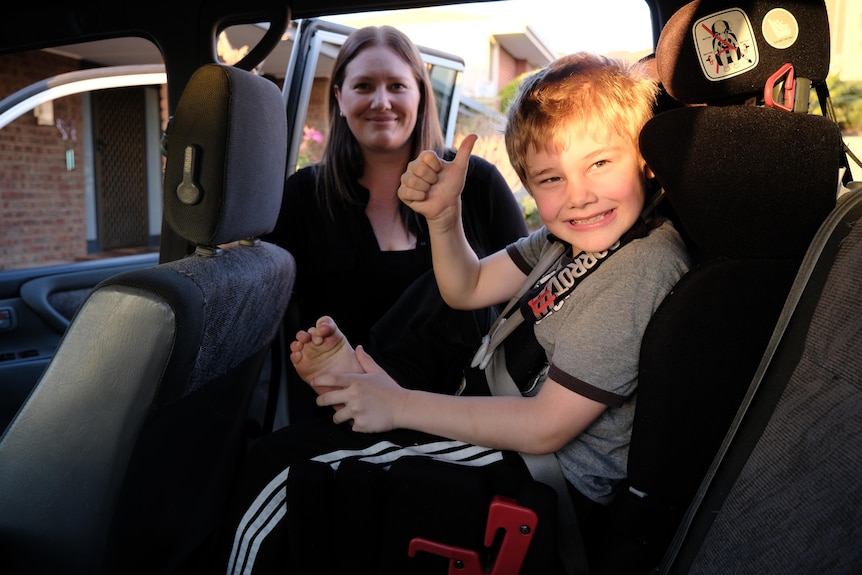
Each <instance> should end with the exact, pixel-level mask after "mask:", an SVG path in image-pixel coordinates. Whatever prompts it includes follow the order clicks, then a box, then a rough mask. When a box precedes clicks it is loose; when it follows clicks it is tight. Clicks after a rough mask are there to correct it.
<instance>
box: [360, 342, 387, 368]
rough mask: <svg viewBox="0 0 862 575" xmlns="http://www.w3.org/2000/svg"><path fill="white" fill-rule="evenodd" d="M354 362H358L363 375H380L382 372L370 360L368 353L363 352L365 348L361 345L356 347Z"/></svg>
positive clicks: (375, 363)
mask: <svg viewBox="0 0 862 575" xmlns="http://www.w3.org/2000/svg"><path fill="white" fill-rule="evenodd" d="M355 354H356V360H357V361H358V362H359V365H360V366H362V370H363V371H364V372H365V373H381V372H383V368H382V367H380V366H379V365H377V362H375V361H374V359H372V357H371V356H370V355H368V352H367V351H365V348H364V347H362V346H361V345H357V346H356V351H355Z"/></svg>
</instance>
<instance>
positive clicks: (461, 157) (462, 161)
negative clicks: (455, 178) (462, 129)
mask: <svg viewBox="0 0 862 575" xmlns="http://www.w3.org/2000/svg"><path fill="white" fill-rule="evenodd" d="M478 139H479V136H477V135H476V134H468V135H467V136H464V139H463V140H461V145H460V146H458V153H457V154H455V159H453V160H452V163H453V164H457V165H458V166H460V167H462V168H464V169H466V168H467V166H468V165H469V163H470V154H471V153H473V146H474V145H475V144H476V140H478Z"/></svg>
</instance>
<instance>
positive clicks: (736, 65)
mask: <svg viewBox="0 0 862 575" xmlns="http://www.w3.org/2000/svg"><path fill="white" fill-rule="evenodd" d="M691 32H692V34H693V35H694V45H695V47H696V48H697V51H698V56H699V57H700V66H701V68H702V69H703V73H704V75H706V77H707V78H708V79H710V80H712V81H719V80H725V79H727V78H732V77H733V76H738V75H739V74H742V73H744V72H747V71H749V70H751V69H753V68H755V67H757V62H758V58H759V56H758V52H757V44H756V42H755V39H754V34H753V33H752V29H751V21H750V20H749V19H748V16H747V15H746V14H745V12H743V11H742V10H740V9H739V8H731V9H729V10H725V11H723V12H718V13H716V14H711V15H709V16H706V17H704V18H701V19H700V20H698V21H697V22H695V24H694V26H693V27H692V30H691Z"/></svg>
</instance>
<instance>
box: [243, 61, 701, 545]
mask: <svg viewBox="0 0 862 575" xmlns="http://www.w3.org/2000/svg"><path fill="white" fill-rule="evenodd" d="M656 90H657V87H656V84H655V82H654V81H653V80H652V79H650V77H649V76H648V75H647V73H646V71H644V70H642V69H641V68H640V67H638V66H628V65H627V64H623V63H620V62H616V61H613V60H610V59H607V58H604V57H601V56H596V55H592V54H587V53H579V54H573V55H570V56H567V57H564V58H561V59H560V60H558V61H556V62H554V63H552V64H551V65H549V66H548V67H547V68H545V69H544V70H542V71H540V72H538V73H536V74H535V75H533V76H532V77H530V78H528V79H527V80H525V82H524V84H523V85H522V87H521V90H520V92H519V94H518V96H517V97H516V99H515V101H514V102H513V103H512V105H511V108H510V112H509V115H508V123H507V127H506V134H505V137H506V138H505V139H506V148H507V151H508V153H509V157H510V160H511V162H512V164H513V166H514V168H515V169H516V171H517V173H518V175H519V177H520V178H521V181H522V182H523V184H524V185H525V187H526V188H527V190H528V191H529V193H530V194H531V195H532V196H533V197H534V198H535V200H536V205H537V207H538V211H539V214H540V216H541V218H542V221H543V223H544V225H545V227H543V228H542V229H540V230H538V231H536V232H535V233H533V234H532V235H530V236H529V237H527V238H523V239H522V240H519V241H517V242H515V243H513V244H512V245H510V246H509V247H508V248H507V249H506V250H503V251H500V252H498V253H495V254H493V255H491V256H488V257H486V258H484V259H482V260H478V259H477V257H476V256H475V255H474V253H473V251H472V250H471V249H470V247H469V245H468V244H467V242H466V240H465V239H464V231H463V229H462V226H461V223H460V222H461V217H460V200H459V194H460V191H461V187H462V186H463V183H464V178H465V171H466V159H467V158H468V157H469V154H470V151H471V149H472V146H473V143H474V142H475V139H476V138H475V136H469V137H467V138H465V140H464V142H463V143H462V144H461V147H460V149H459V151H458V154H457V156H456V157H455V159H454V160H453V161H452V162H444V161H442V160H440V159H439V158H438V157H437V156H436V154H434V153H433V152H424V153H422V154H420V156H419V157H418V158H417V159H415V160H414V161H413V162H411V163H410V164H409V166H408V169H407V172H406V173H405V174H404V175H403V176H402V178H401V187H400V189H399V197H400V198H401V200H402V201H403V202H404V203H406V204H407V205H408V206H410V207H411V208H412V209H414V210H415V211H416V212H418V213H420V214H422V215H423V216H425V218H426V219H427V221H428V226H429V231H430V235H431V243H432V258H433V266H434V273H435V276H436V278H437V282H438V284H439V288H440V292H441V294H442V295H443V297H444V299H445V300H446V302H447V303H448V304H449V305H450V306H452V307H453V308H462V309H473V308H479V307H485V306H489V305H492V304H498V303H501V302H506V301H507V300H509V299H510V298H511V297H512V296H513V295H515V294H516V292H517V291H518V288H519V287H521V285H522V284H523V283H524V281H525V279H526V278H527V276H528V274H529V272H530V271H531V270H532V268H534V267H535V266H536V265H537V263H538V262H539V260H540V259H541V256H542V254H543V253H544V252H546V251H547V250H549V249H551V247H552V245H553V244H554V243H555V242H559V241H561V242H564V244H565V245H567V246H568V248H567V249H566V251H565V252H564V256H563V259H562V261H560V263H559V264H558V265H557V266H556V267H555V268H552V270H551V272H549V273H546V274H544V276H543V277H542V281H540V282H539V285H538V286H537V287H536V288H535V289H533V290H531V291H529V292H528V293H527V296H526V298H525V300H524V304H523V306H522V308H523V310H524V313H525V315H527V316H530V319H531V320H534V321H535V323H534V324H532V325H531V326H530V327H532V331H533V333H534V335H535V338H536V340H538V343H539V344H540V345H541V347H542V349H543V350H544V356H545V358H546V360H547V364H548V367H547V370H546V371H544V372H542V373H541V374H540V376H539V377H538V378H537V380H536V381H535V382H534V383H535V386H534V388H532V389H529V390H525V389H524V387H525V386H524V385H519V387H520V388H521V390H522V395H521V396H491V397H478V396H472V397H459V396H449V395H441V394H435V393H430V392H424V391H421V390H413V389H407V388H405V387H401V386H400V385H398V383H396V382H395V381H394V380H393V379H392V378H391V377H389V376H388V375H387V374H386V373H385V372H383V370H382V369H380V368H379V366H378V365H377V364H376V363H375V362H374V360H372V359H371V358H370V357H369V356H368V355H367V354H365V353H364V351H363V350H362V349H361V348H357V349H356V350H355V352H354V351H353V350H352V348H351V347H350V345H349V343H347V341H346V340H345V339H344V338H343V336H342V335H341V333H340V332H339V331H338V329H337V327H336V326H335V323H334V322H333V321H332V320H331V319H330V318H321V320H319V321H318V323H317V325H316V326H314V327H313V328H311V329H309V330H308V331H307V332H300V333H299V334H297V340H296V341H295V342H293V344H292V345H291V350H292V353H291V360H292V361H293V362H294V365H295V366H296V368H297V371H298V373H299V374H300V376H302V377H303V379H305V380H306V381H307V382H309V383H310V384H311V385H312V386H313V387H314V388H315V390H317V391H318V393H320V395H319V397H318V398H317V402H318V404H319V405H327V406H333V407H334V408H336V411H335V414H334V416H333V420H334V421H335V422H336V423H345V422H349V425H350V426H351V427H352V429H353V431H357V432H383V431H389V430H400V429H406V430H414V431H418V432H424V433H427V434H431V436H436V439H438V440H439V439H440V438H441V437H442V438H448V439H451V440H455V441H457V442H460V443H461V444H462V445H474V446H485V447H488V448H492V449H494V450H499V451H500V452H505V453H507V454H509V455H511V452H523V453H535V454H542V453H551V452H556V454H557V457H558V459H559V461H560V464H561V467H562V470H563V474H564V475H565V478H566V480H567V481H568V482H569V483H570V485H571V486H572V487H573V488H574V489H575V491H576V495H577V496H578V497H581V496H582V498H583V499H584V500H585V501H586V502H587V503H589V504H595V503H597V504H606V503H608V502H610V500H611V499H612V498H613V496H614V493H615V487H616V485H617V484H618V483H619V481H620V480H622V479H623V478H624V477H625V475H626V458H627V454H628V443H629V440H630V436H631V423H632V417H633V414H634V404H635V399H634V398H635V390H636V386H637V368H638V353H639V349H640V340H641V337H642V335H643V331H644V329H645V328H646V325H647V323H648V321H649V319H650V317H651V316H652V313H653V312H654V310H655V309H656V307H657V306H658V305H659V303H660V302H661V301H662V299H663V298H664V297H665V295H666V294H667V293H668V292H669V291H670V290H671V288H672V287H673V285H674V284H675V283H676V282H677V281H678V280H679V278H680V277H681V276H682V275H683V274H684V273H685V271H686V270H687V268H688V257H687V254H686V252H685V248H684V245H683V242H682V240H681V239H680V237H679V235H678V234H677V233H676V231H675V230H674V229H673V227H672V226H671V225H670V224H669V223H668V222H662V221H647V222H645V221H644V220H643V219H642V218H641V214H642V211H643V209H644V205H645V195H646V179H647V178H648V177H651V175H652V174H651V172H650V171H649V168H647V167H646V166H645V164H644V161H643V159H642V158H641V156H640V153H639V149H638V146H637V140H638V135H639V132H640V129H641V127H642V126H643V124H644V123H645V122H646V121H647V120H648V119H649V118H650V117H651V115H652V107H653V105H654V102H655V96H656ZM582 252H584V253H582ZM575 288H577V289H575ZM528 321H529V320H528ZM519 350H520V348H519V349H518V350H511V351H510V350H508V349H507V355H517V354H518V353H519ZM440 359H441V361H445V360H446V358H440ZM519 384H523V382H519ZM286 431H288V432H289V431H290V428H287V430H286ZM367 437H368V440H369V442H371V441H374V440H376V441H383V440H384V438H388V437H389V434H384V435H383V436H380V437H379V438H377V437H376V436H367ZM401 445H404V444H401ZM507 457H508V455H507ZM327 461H329V460H327ZM261 495H263V492H261ZM577 506H578V502H576V507H577ZM250 513H251V508H249V513H247V515H249V514H250ZM239 533H240V529H238V530H237V539H236V541H235V547H236V546H240V545H241V543H240V540H239V537H240V535H239ZM249 545H251V544H250V543H249Z"/></svg>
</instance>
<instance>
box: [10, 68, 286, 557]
mask: <svg viewBox="0 0 862 575" xmlns="http://www.w3.org/2000/svg"><path fill="white" fill-rule="evenodd" d="M286 138H287V126H286V120H285V113H284V107H283V104H282V99H281V94H280V91H279V90H278V88H277V87H276V86H275V85H274V84H272V83H271V82H270V81H269V80H267V79H264V78H262V77H258V76H255V75H253V74H251V73H249V72H246V71H243V70H239V69H235V68H231V67H227V66H221V65H215V64H213V65H208V66H204V67H203V68H201V69H200V70H199V71H198V72H197V73H196V74H195V75H194V76H193V77H192V79H191V80H190V82H189V84H188V86H187V87H186V89H185V91H184V92H183V96H182V98H181V100H180V102H179V104H178V107H177V111H176V116H175V118H174V119H173V122H172V127H171V131H170V133H169V136H168V142H167V151H168V157H167V164H166V174H165V208H164V209H165V217H166V219H167V221H168V222H169V223H170V224H171V225H172V226H173V227H174V228H175V230H176V231H177V232H178V233H179V234H181V235H182V236H183V237H185V238H186V239H188V240H189V242H190V243H192V244H194V245H197V246H199V250H198V253H195V254H191V255H189V256H188V257H186V258H183V259H180V260H177V261H173V262H169V263H164V264H161V265H158V266H155V267H152V268H149V269H144V270H138V271H133V272H127V273H123V274H120V275H118V276H115V277H113V278H110V279H108V280H106V281H104V282H102V283H101V284H100V285H98V286H97V287H96V288H95V289H94V290H93V292H92V293H91V295H90V296H89V297H88V299H87V300H86V301H85V303H84V305H83V306H82V307H81V309H80V311H79V312H78V314H77V315H76V317H75V318H74V320H73V322H72V324H71V325H70V327H69V330H68V331H67V333H66V335H65V337H64V339H63V341H62V343H61V345H60V347H59V348H58V350H57V353H56V355H55V357H54V358H53V360H52V362H51V364H50V365H49V367H48V368H47V370H46V372H45V374H44V375H43V377H42V378H41V380H40V382H39V383H38V385H37V386H36V387H35V389H34V390H33V392H32V394H31V395H30V397H29V398H28V400H27V401H26V403H25V404H24V406H23V407H22V409H21V410H20V412H19V413H18V414H17V416H16V418H15V419H14V420H13V421H12V423H11V424H10V425H9V427H8V428H7V430H6V432H5V434H4V435H3V437H2V439H0V462H2V463H0V565H2V566H0V571H2V572H4V573H18V572H21V573H31V572H32V573H36V572H57V573H88V574H93V573H100V572H110V573H159V572H178V573H184V572H187V570H186V568H185V565H186V562H189V561H192V560H193V558H194V556H195V555H197V554H200V553H205V552H206V549H207V543H208V541H209V537H210V535H211V534H212V533H213V531H214V530H215V528H216V527H217V522H218V520H219V514H220V512H221V510H222V509H223V507H224V505H225V503H226V497H227V494H228V493H229V491H230V489H231V487H232V484H233V478H234V470H235V469H236V467H237V463H238V461H239V459H240V458H241V457H242V454H243V451H244V448H245V442H246V439H247V438H246V429H245V428H246V417H247V412H248V405H249V400H250V397H251V394H252V390H253V388H254V386H255V383H256V381H257V378H258V374H259V371H260V368H261V366H262V364H263V361H264V358H265V354H266V351H267V348H268V345H269V343H270V341H271V340H272V339H273V337H274V335H275V333H276V331H277V328H278V325H279V323H280V320H281V317H282V315H283V313H284V310H285V309H286V306H287V303H288V300H289V297H290V293H291V289H292V285H293V278H294V272H295V270H294V262H293V259H292V257H291V256H290V254H288V253H287V252H285V251H284V250H282V249H281V248H278V247H276V246H274V245H272V244H268V243H261V242H257V241H254V240H253V238H255V237H256V236H259V235H261V234H263V233H266V232H268V231H270V230H271V229H272V227H273V225H274V223H275V218H276V217H277V213H278V208H279V206H280V198H281V193H282V189H283V182H284V174H285V150H286ZM180 184H183V185H184V186H186V187H185V188H182V189H180ZM188 185H191V186H192V187H193V188H194V189H195V190H196V192H195V194H189V193H188V192H189V188H188V187H187V186H188ZM178 190H179V192H178ZM178 196H182V198H183V199H180V198H179V197H178ZM237 240H243V241H241V242H239V243H235V242H236V241H237ZM219 244H230V245H225V246H223V247H221V248H220V247H219ZM213 254H215V255H213Z"/></svg>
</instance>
